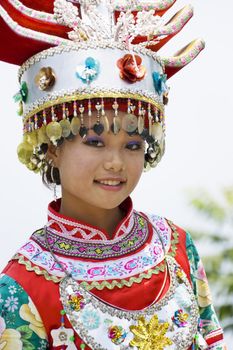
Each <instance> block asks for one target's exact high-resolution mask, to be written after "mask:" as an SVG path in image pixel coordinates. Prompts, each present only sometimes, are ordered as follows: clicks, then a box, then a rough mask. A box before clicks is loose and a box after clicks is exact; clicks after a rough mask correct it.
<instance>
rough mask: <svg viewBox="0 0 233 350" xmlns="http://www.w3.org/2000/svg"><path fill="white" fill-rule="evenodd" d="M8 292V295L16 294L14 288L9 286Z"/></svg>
mask: <svg viewBox="0 0 233 350" xmlns="http://www.w3.org/2000/svg"><path fill="white" fill-rule="evenodd" d="M8 290H9V293H10V294H15V293H16V288H15V286H10V287H8Z"/></svg>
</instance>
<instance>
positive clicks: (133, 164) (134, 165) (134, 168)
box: [128, 152, 144, 183]
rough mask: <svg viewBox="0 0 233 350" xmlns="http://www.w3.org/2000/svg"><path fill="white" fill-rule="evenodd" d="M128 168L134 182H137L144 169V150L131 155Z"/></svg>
mask: <svg viewBox="0 0 233 350" xmlns="http://www.w3.org/2000/svg"><path fill="white" fill-rule="evenodd" d="M128 169H129V172H130V175H131V178H132V179H133V181H134V182H136V183H137V182H138V180H139V179H140V177H141V175H142V172H143V169H144V152H143V153H141V154H139V155H137V156H135V157H134V156H131V157H130V158H129V160H128Z"/></svg>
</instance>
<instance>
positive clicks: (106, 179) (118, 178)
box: [94, 177, 126, 183]
mask: <svg viewBox="0 0 233 350" xmlns="http://www.w3.org/2000/svg"><path fill="white" fill-rule="evenodd" d="M100 181H118V182H122V183H124V182H126V179H124V178H122V177H103V178H100V179H96V180H94V182H100Z"/></svg>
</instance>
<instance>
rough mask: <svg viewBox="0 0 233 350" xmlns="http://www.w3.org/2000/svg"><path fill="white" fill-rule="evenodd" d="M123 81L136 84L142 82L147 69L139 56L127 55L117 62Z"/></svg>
mask: <svg viewBox="0 0 233 350" xmlns="http://www.w3.org/2000/svg"><path fill="white" fill-rule="evenodd" d="M117 67H118V68H119V69H120V77H121V79H123V80H125V81H127V82H128V83H136V82H137V81H140V80H142V79H143V78H144V77H145V74H146V68H145V67H144V66H143V65H142V59H141V57H139V56H138V55H134V56H133V55H131V54H126V55H125V56H124V57H123V58H120V59H119V60H118V61H117Z"/></svg>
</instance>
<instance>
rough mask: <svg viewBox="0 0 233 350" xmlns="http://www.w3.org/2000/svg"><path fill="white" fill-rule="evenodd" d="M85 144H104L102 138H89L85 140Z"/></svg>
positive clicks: (101, 145)
mask: <svg viewBox="0 0 233 350" xmlns="http://www.w3.org/2000/svg"><path fill="white" fill-rule="evenodd" d="M84 144H85V145H87V146H93V147H103V146H104V143H103V141H102V140H100V139H96V138H87V139H86V140H85V141H84Z"/></svg>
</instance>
